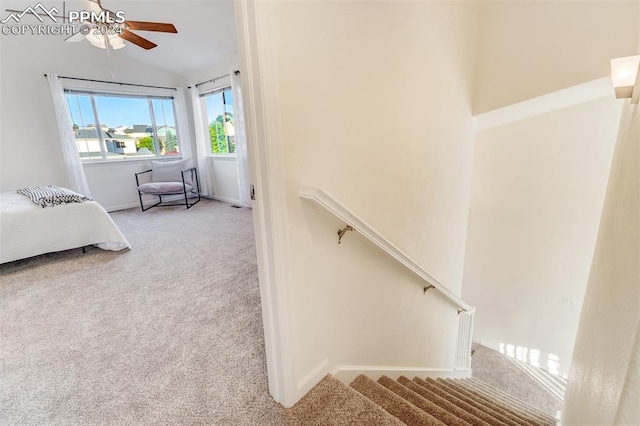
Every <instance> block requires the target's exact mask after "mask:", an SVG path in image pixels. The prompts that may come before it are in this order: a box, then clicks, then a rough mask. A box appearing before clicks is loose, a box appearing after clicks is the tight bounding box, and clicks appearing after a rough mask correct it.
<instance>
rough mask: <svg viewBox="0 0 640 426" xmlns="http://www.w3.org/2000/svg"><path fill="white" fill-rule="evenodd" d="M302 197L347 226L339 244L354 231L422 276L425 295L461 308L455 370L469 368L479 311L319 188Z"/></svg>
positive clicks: (302, 193) (303, 191) (341, 231)
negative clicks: (434, 293)
mask: <svg viewBox="0 0 640 426" xmlns="http://www.w3.org/2000/svg"><path fill="white" fill-rule="evenodd" d="M299 195H300V197H301V198H304V199H307V200H310V201H312V202H314V203H316V204H318V205H319V206H321V207H323V208H325V209H326V210H327V211H329V212H330V213H331V214H333V215H334V216H335V217H337V218H338V219H340V220H341V221H343V222H344V223H345V226H344V227H343V228H341V229H339V230H338V244H340V242H341V241H342V238H344V236H345V234H346V233H347V232H349V231H354V232H358V233H360V234H361V235H362V236H364V237H365V238H366V239H368V240H369V241H371V242H372V243H373V244H375V245H376V246H378V247H379V248H380V249H382V250H383V251H384V252H385V253H387V254H388V255H389V256H391V257H392V258H394V259H395V260H397V261H398V262H400V264H402V265H404V266H405V267H406V268H408V269H409V270H410V271H411V272H413V273H414V274H416V275H417V276H418V277H420V278H421V279H422V280H423V281H424V282H425V283H426V285H425V287H424V289H423V292H424V293H427V291H429V290H430V289H432V288H433V289H436V290H438V291H439V292H440V293H442V294H443V295H444V296H445V297H446V298H447V299H448V300H449V301H450V302H451V303H453V304H454V305H455V306H456V307H457V308H458V349H457V351H456V360H455V368H456V369H457V370H467V369H470V367H471V342H472V338H473V319H474V316H475V310H476V308H475V307H474V306H471V305H469V304H467V303H466V302H465V301H464V300H462V299H460V298H459V297H458V296H456V295H455V294H454V293H452V292H451V290H449V289H448V288H447V287H446V286H444V285H443V284H442V283H440V282H439V281H438V280H437V279H436V278H435V277H433V276H432V275H431V274H429V273H428V272H427V271H425V270H424V268H422V267H421V266H420V265H419V264H418V263H417V262H416V261H415V260H413V259H411V258H410V257H409V256H408V255H407V254H405V253H404V252H403V251H401V250H400V249H399V248H398V247H396V246H395V245H394V244H393V243H392V242H390V241H389V240H387V239H386V238H384V237H383V236H382V235H381V234H380V233H379V232H378V231H376V230H375V229H373V228H372V227H371V226H369V225H368V224H367V223H366V222H365V221H364V220H362V219H361V218H359V217H358V216H357V215H356V214H354V213H353V212H352V211H350V210H349V209H348V208H347V207H346V206H345V205H343V204H342V203H340V202H339V201H338V200H336V199H335V198H334V197H333V196H331V195H330V194H329V193H327V192H326V191H324V190H322V189H320V188H312V187H301V188H300V193H299Z"/></svg>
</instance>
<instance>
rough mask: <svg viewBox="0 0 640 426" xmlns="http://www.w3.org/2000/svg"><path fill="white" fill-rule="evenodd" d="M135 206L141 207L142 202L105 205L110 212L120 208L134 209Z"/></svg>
mask: <svg viewBox="0 0 640 426" xmlns="http://www.w3.org/2000/svg"><path fill="white" fill-rule="evenodd" d="M134 207H140V203H129V204H120V205H117V206H109V207H105V208H104V209H105V210H106V211H108V212H109V213H111V212H115V211H118V210H126V209H132V208H134Z"/></svg>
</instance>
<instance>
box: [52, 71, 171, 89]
mask: <svg viewBox="0 0 640 426" xmlns="http://www.w3.org/2000/svg"><path fill="white" fill-rule="evenodd" d="M44 76H45V77H46V76H47V74H45V75H44ZM58 78H64V79H66V80H80V81H92V82H94V83H109V84H119V85H120V86H136V87H147V88H150V89H168V90H176V88H175V87H163V86H148V85H146V84H133V83H118V82H113V81H105V80H92V79H90V78H78V77H64V76H61V75H59V76H58Z"/></svg>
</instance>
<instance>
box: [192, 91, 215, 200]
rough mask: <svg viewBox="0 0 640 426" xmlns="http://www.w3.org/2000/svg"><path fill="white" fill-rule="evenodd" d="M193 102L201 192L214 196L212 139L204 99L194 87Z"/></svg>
mask: <svg viewBox="0 0 640 426" xmlns="http://www.w3.org/2000/svg"><path fill="white" fill-rule="evenodd" d="M189 94H190V95H191V102H192V104H193V123H194V125H195V130H196V133H195V138H196V148H197V151H196V152H197V157H198V174H199V175H200V192H201V193H202V195H204V196H210V195H212V190H211V171H210V170H209V164H208V162H209V159H208V158H207V156H208V155H209V149H210V148H209V146H210V145H211V139H210V138H209V129H208V127H207V118H206V117H205V114H206V110H205V108H203V106H202V98H201V97H200V92H199V91H198V88H197V87H196V86H195V85H193V86H191V89H189Z"/></svg>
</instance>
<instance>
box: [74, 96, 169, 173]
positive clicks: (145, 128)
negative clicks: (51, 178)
mask: <svg viewBox="0 0 640 426" xmlns="http://www.w3.org/2000/svg"><path fill="white" fill-rule="evenodd" d="M65 93H66V98H67V104H68V105H69V112H70V113H71V121H72V123H73V132H74V134H75V136H76V143H77V144H78V152H79V153H80V156H81V157H82V159H83V160H121V159H125V158H140V157H161V156H169V155H180V148H179V146H180V145H179V140H180V139H179V136H178V133H177V129H176V124H175V123H176V120H175V114H174V108H173V99H172V98H170V97H154V96H146V95H140V96H137V95H120V94H109V93H91V92H80V91H73V90H65Z"/></svg>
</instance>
